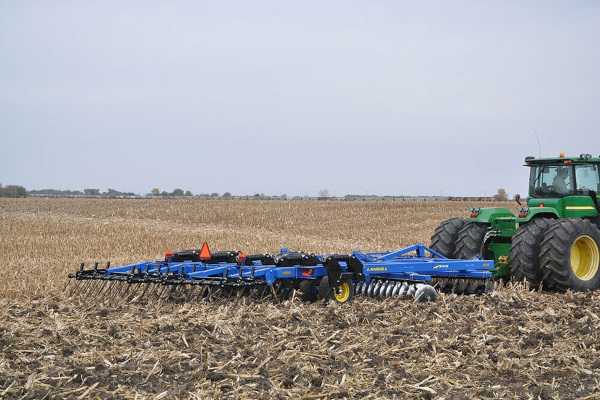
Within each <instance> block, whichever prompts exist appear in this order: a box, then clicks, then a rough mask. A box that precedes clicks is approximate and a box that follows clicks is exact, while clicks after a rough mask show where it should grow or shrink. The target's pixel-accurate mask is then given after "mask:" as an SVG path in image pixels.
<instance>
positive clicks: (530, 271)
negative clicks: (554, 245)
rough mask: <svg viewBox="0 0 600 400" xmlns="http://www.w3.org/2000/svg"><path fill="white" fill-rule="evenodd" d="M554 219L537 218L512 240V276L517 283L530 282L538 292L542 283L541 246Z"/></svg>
mask: <svg viewBox="0 0 600 400" xmlns="http://www.w3.org/2000/svg"><path fill="white" fill-rule="evenodd" d="M553 222H555V220H553V219H546V218H537V219H534V220H531V221H529V222H528V223H526V224H523V225H520V226H519V229H517V233H516V234H515V236H513V238H512V245H511V247H510V274H511V276H512V278H513V279H514V280H515V281H518V282H522V281H524V280H525V281H527V282H529V288H530V289H531V290H536V289H538V288H539V287H540V284H541V283H542V270H541V269H540V244H541V243H542V239H543V238H544V233H545V232H546V231H547V230H548V229H549V228H550V226H551V225H552V223H553Z"/></svg>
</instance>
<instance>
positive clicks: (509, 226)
mask: <svg viewBox="0 0 600 400" xmlns="http://www.w3.org/2000/svg"><path fill="white" fill-rule="evenodd" d="M525 165H526V166H527V167H529V168H530V178H529V196H528V198H527V205H526V206H520V207H518V213H517V214H516V215H515V214H514V213H513V212H511V211H510V210H509V209H507V208H502V207H490V208H478V207H474V208H471V217H470V218H469V221H470V222H475V223H482V224H488V225H489V229H488V232H487V234H486V236H485V240H484V243H483V244H482V256H483V258H485V259H493V260H494V261H495V265H496V268H495V270H493V273H494V275H495V276H502V277H509V276H510V257H511V254H510V249H511V240H512V237H513V236H514V235H515V234H516V232H517V228H518V226H519V225H520V224H526V223H528V222H529V221H531V220H532V219H534V218H550V219H563V218H579V219H581V218H587V219H590V220H591V221H592V222H595V223H596V225H598V226H599V227H600V214H599V211H600V205H599V204H598V202H599V200H598V198H600V157H597V158H593V157H591V156H590V155H589V154H582V155H581V156H580V157H557V158H537V159H536V158H533V157H527V158H526V159H525Z"/></svg>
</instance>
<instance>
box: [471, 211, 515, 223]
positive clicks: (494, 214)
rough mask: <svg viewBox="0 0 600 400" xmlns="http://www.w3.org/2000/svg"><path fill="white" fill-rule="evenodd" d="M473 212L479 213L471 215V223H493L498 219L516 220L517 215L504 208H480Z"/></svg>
mask: <svg viewBox="0 0 600 400" xmlns="http://www.w3.org/2000/svg"><path fill="white" fill-rule="evenodd" d="M472 211H477V212H473V213H472V214H471V218H469V221H472V222H482V223H491V222H492V221H494V220H496V219H497V218H502V217H512V218H514V217H515V214H513V212H512V211H510V210H509V209H508V208H504V207H489V208H480V209H477V210H472ZM475 214H476V215H475Z"/></svg>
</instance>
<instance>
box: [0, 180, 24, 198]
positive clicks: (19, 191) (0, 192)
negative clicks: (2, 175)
mask: <svg viewBox="0 0 600 400" xmlns="http://www.w3.org/2000/svg"><path fill="white" fill-rule="evenodd" d="M0 197H12V198H17V197H27V189H25V188H24V187H23V186H18V185H8V186H2V184H1V183H0Z"/></svg>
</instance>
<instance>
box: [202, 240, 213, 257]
mask: <svg viewBox="0 0 600 400" xmlns="http://www.w3.org/2000/svg"><path fill="white" fill-rule="evenodd" d="M211 257H212V255H211V254H210V249H209V248H208V243H206V242H204V244H203V245H202V250H200V259H201V260H210V258H211Z"/></svg>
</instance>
